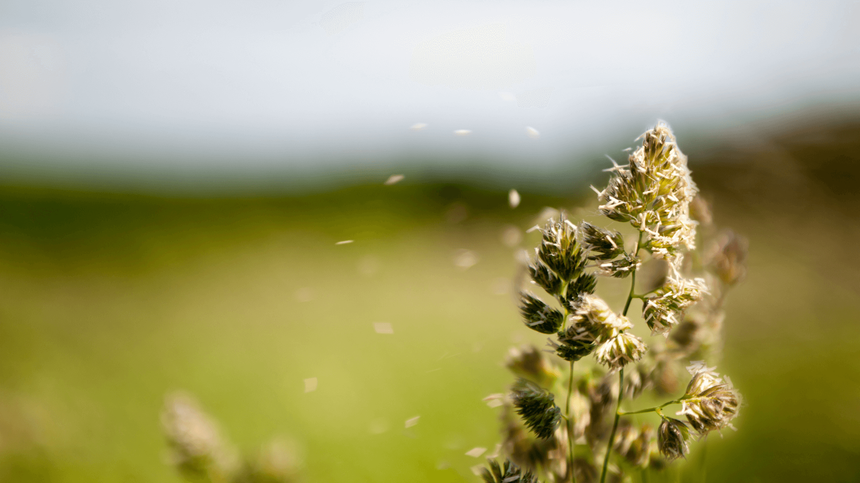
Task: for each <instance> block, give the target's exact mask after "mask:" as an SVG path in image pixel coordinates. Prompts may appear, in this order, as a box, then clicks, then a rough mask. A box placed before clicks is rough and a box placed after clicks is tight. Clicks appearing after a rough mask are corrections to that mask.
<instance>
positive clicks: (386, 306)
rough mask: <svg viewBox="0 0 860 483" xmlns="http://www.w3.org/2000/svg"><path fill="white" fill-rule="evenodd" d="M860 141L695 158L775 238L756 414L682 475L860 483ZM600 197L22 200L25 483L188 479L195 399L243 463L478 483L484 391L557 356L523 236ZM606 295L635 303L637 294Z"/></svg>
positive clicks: (769, 255)
mask: <svg viewBox="0 0 860 483" xmlns="http://www.w3.org/2000/svg"><path fill="white" fill-rule="evenodd" d="M845 129H846V130H844V131H839V130H830V131H827V132H824V133H813V134H814V135H808V136H803V137H800V136H785V137H784V138H780V139H774V140H773V141H772V142H771V143H770V144H768V145H766V146H765V147H764V148H761V149H760V150H758V151H756V150H731V149H728V148H727V149H726V150H712V151H708V152H701V153H696V152H695V150H690V151H689V152H688V154H689V155H690V158H691V167H692V169H693V171H694V177H695V179H696V180H697V182H698V183H699V185H700V187H701V188H702V191H703V192H704V193H705V195H706V197H707V198H708V199H710V200H711V201H712V203H713V207H714V213H715V221H716V223H717V224H719V225H721V226H726V227H732V228H734V229H735V230H736V231H738V232H741V233H743V234H744V235H746V236H747V237H748V238H749V240H750V247H751V251H750V256H749V276H748V278H747V280H746V281H745V282H744V283H743V284H742V285H741V286H740V287H739V288H737V289H735V290H734V291H733V292H732V293H731V294H730V296H729V301H728V312H727V318H726V322H725V337H726V342H725V350H724V354H723V361H722V363H721V364H720V366H719V368H718V369H719V370H720V371H721V372H725V373H728V374H730V375H731V377H732V380H733V381H734V383H735V385H736V386H737V387H738V388H739V389H740V391H741V392H742V393H743V395H744V397H745V405H744V407H743V408H742V411H741V414H740V416H739V417H738V419H737V420H736V422H735V425H736V426H737V427H738V430H739V431H738V432H737V433H735V432H731V431H728V432H726V433H725V435H724V436H725V437H724V438H722V439H721V438H719V437H711V438H709V440H708V441H707V446H708V449H707V456H706V459H705V460H702V454H703V452H702V451H701V445H702V443H697V447H696V448H694V449H693V454H692V456H691V459H690V461H689V462H687V463H686V465H683V466H684V469H683V470H680V471H679V470H676V469H673V470H670V471H669V472H668V473H667V474H665V475H663V479H664V480H665V481H699V480H698V476H696V475H697V474H698V473H697V472H696V471H697V470H698V468H700V467H701V465H706V467H707V469H708V481H709V482H720V481H726V482H729V481H731V482H736V481H743V482H786V481H828V482H830V481H833V482H837V481H839V482H842V481H846V482H847V481H860V357H858V355H860V317H858V314H860V290H858V287H860V272H858V266H860V264H858V261H860V260H858V258H860V253H858V250H857V249H856V244H857V240H858V235H860V230H858V228H860V224H858V222H860V215H858V210H857V208H858V207H860V206H858V205H860V197H858V196H857V191H856V188H854V186H857V184H856V182H857V181H858V172H860V159H858V157H857V154H856V153H857V152H858V149H857V148H858V147H860V146H858V140H860V136H858V135H857V133H858V132H860V130H858V129H856V128H851V129H848V128H845ZM828 136H829V137H828ZM700 160H701V161H700ZM706 161H707V162H706ZM588 182H593V183H595V184H596V185H598V184H602V183H604V182H605V179H604V178H603V177H602V175H601V176H595V178H594V179H589V180H584V181H583V183H582V184H581V185H578V186H572V187H571V195H576V196H580V197H579V198H574V197H568V198H564V197H552V196H542V195H539V194H537V193H530V192H523V193H521V194H522V199H523V201H522V204H521V205H520V206H519V207H518V208H517V209H515V210H512V209H510V208H509V207H508V206H507V193H506V190H503V189H499V190H490V189H477V188H471V187H469V186H468V185H466V184H444V185H443V184H421V182H420V180H415V179H411V178H409V177H407V178H406V179H405V180H404V181H403V182H401V183H399V184H396V185H393V186H383V185H382V184H381V182H380V183H379V184H378V185H373V186H355V187H348V188H342V189H339V190H337V191H333V192H327V193H319V194H312V195H304V196H301V197H289V196H272V197H260V198H250V197H246V198H226V199H209V198H182V197H179V196H175V197H169V196H145V195H131V194H111V193H104V192H86V191H72V190H60V189H47V188H31V187H20V186H6V187H3V188H0V481H9V482H62V483H73V482H87V483H97V482H115V481H123V482H152V481H159V482H178V481H180V479H179V477H178V476H177V475H176V474H175V472H174V470H173V468H171V467H169V466H168V465H167V464H166V460H165V452H166V447H165V442H164V437H163V435H162V433H161V427H160V423H159V413H160V410H161V407H162V404H163V400H164V396H165V394H167V393H169V392H171V391H175V390H184V391H187V392H189V393H191V394H193V395H194V396H195V397H196V398H197V399H198V400H199V401H200V403H201V405H202V406H203V407H204V408H205V409H206V410H207V411H208V412H209V413H210V414H211V415H212V416H213V417H215V418H217V419H218V421H219V422H220V425H221V429H222V431H223V433H224V434H225V435H226V436H227V437H228V438H229V439H230V440H231V441H232V442H233V443H234V444H235V445H236V446H238V447H239V448H242V449H253V448H254V447H256V446H258V445H260V444H261V443H263V442H264V441H266V440H268V439H271V438H273V437H279V436H281V437H286V438H290V439H293V440H295V441H296V442H298V443H299V444H300V445H301V447H302V448H303V453H304V460H305V470H304V471H305V475H306V478H305V479H306V481H309V482H336V481H367V482H381V481H409V482H415V483H420V482H460V481H477V478H476V477H475V476H473V475H472V473H471V470H470V467H471V466H473V465H476V464H479V463H481V462H483V458H478V459H475V458H471V457H469V456H466V455H465V453H466V452H467V451H468V450H470V449H472V448H474V447H485V448H489V449H490V451H492V448H493V447H494V446H495V444H496V443H497V442H498V441H499V426H498V411H499V410H498V409H492V408H489V407H488V406H487V405H486V403H485V402H484V401H482V398H484V397H485V396H487V395H488V394H491V393H497V392H502V391H504V390H505V388H506V386H507V385H508V384H509V383H510V382H511V376H510V375H509V374H508V373H507V371H506V370H505V369H504V368H503V367H502V360H503V358H504V355H505V353H506V351H507V349H508V348H509V347H510V346H511V345H513V344H519V343H524V342H526V341H533V342H535V343H537V344H540V345H542V344H543V341H542V339H541V337H539V336H537V337H535V336H533V333H531V332H530V331H527V330H525V329H524V328H523V327H522V325H521V322H520V320H519V316H518V313H517V310H516V306H515V303H514V301H513V298H512V296H511V291H512V287H513V283H514V279H515V278H516V276H517V273H518V265H517V262H516V259H515V256H514V253H515V251H516V250H518V249H521V248H526V247H531V246H533V245H535V244H536V242H537V234H534V233H532V234H527V235H524V238H523V240H522V241H521V242H520V243H519V244H518V245H519V248H517V247H516V246H510V245H511V243H510V242H511V240H510V239H508V240H507V242H508V243H505V242H504V241H505V240H504V239H505V233H506V232H508V236H509V237H510V228H511V227H516V228H518V229H520V230H524V229H526V228H528V227H530V226H532V225H533V224H534V223H535V221H536V217H537V215H538V213H540V212H541V210H542V209H543V208H544V207H546V206H552V207H558V208H565V209H567V210H569V211H571V212H573V214H574V216H579V215H582V214H585V215H590V214H593V213H594V211H595V204H596V203H595V201H594V199H593V197H592V196H591V195H592V193H591V191H590V190H588V189H587V185H588ZM342 240H354V242H353V243H351V244H344V245H336V242H338V241H342ZM463 250H468V253H467V252H464V251H463ZM464 260H465V261H464ZM470 264H471V265H472V266H469V267H466V266H465V265H470ZM601 290H605V291H604V292H603V294H604V295H606V297H607V298H608V299H610V300H611V301H613V302H614V301H616V300H617V299H620V298H621V297H622V296H623V292H624V291H625V290H626V283H624V282H618V283H616V282H615V281H610V282H607V283H605V284H601ZM634 303H636V302H634ZM633 312H634V313H635V312H636V311H635V310H634V311H633ZM633 321H634V323H636V322H641V319H639V318H638V316H636V317H634V318H633ZM377 322H387V323H390V324H391V327H392V329H393V334H379V333H376V332H375V331H374V323H377ZM640 325H641V324H640ZM646 342H647V341H646ZM308 378H317V383H318V385H317V389H316V390H315V391H313V392H305V385H304V380H305V379H308ZM415 416H419V420H418V424H416V425H415V426H413V427H410V428H405V427H404V426H405V425H404V422H405V421H406V420H407V419H410V418H413V417H415ZM659 480H660V477H658V476H657V475H655V479H654V480H653V481H659ZM634 481H638V476H637V477H636V479H634Z"/></svg>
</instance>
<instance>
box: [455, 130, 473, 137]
mask: <svg viewBox="0 0 860 483" xmlns="http://www.w3.org/2000/svg"><path fill="white" fill-rule="evenodd" d="M469 134H472V131H470V130H468V129H457V130H456V131H454V135H455V136H468V135H469Z"/></svg>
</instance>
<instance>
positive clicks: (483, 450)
mask: <svg viewBox="0 0 860 483" xmlns="http://www.w3.org/2000/svg"><path fill="white" fill-rule="evenodd" d="M486 451H487V448H481V447H480V446H478V447H477V448H472V449H470V450H469V451H466V456H471V457H472V458H478V457H480V456H481V455H482V454H484V453H486Z"/></svg>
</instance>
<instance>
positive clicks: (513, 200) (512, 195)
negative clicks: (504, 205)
mask: <svg viewBox="0 0 860 483" xmlns="http://www.w3.org/2000/svg"><path fill="white" fill-rule="evenodd" d="M508 204H509V205H511V208H516V207H517V206H520V194H519V192H518V191H517V190H510V191H509V192H508Z"/></svg>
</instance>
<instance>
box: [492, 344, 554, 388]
mask: <svg viewBox="0 0 860 483" xmlns="http://www.w3.org/2000/svg"><path fill="white" fill-rule="evenodd" d="M505 366H506V367H507V368H508V369H509V370H510V371H511V372H513V373H514V374H516V375H517V376H519V377H522V378H524V379H528V380H530V381H532V382H534V383H536V384H538V385H539V386H541V387H552V385H553V383H554V382H555V381H556V379H558V378H559V376H561V372H559V370H558V367H556V366H555V364H553V363H552V362H551V361H550V360H549V359H547V357H546V356H545V355H544V353H543V351H541V350H539V349H538V348H537V347H535V346H532V345H526V346H522V347H512V348H511V349H510V351H508V356H507V358H505Z"/></svg>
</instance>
